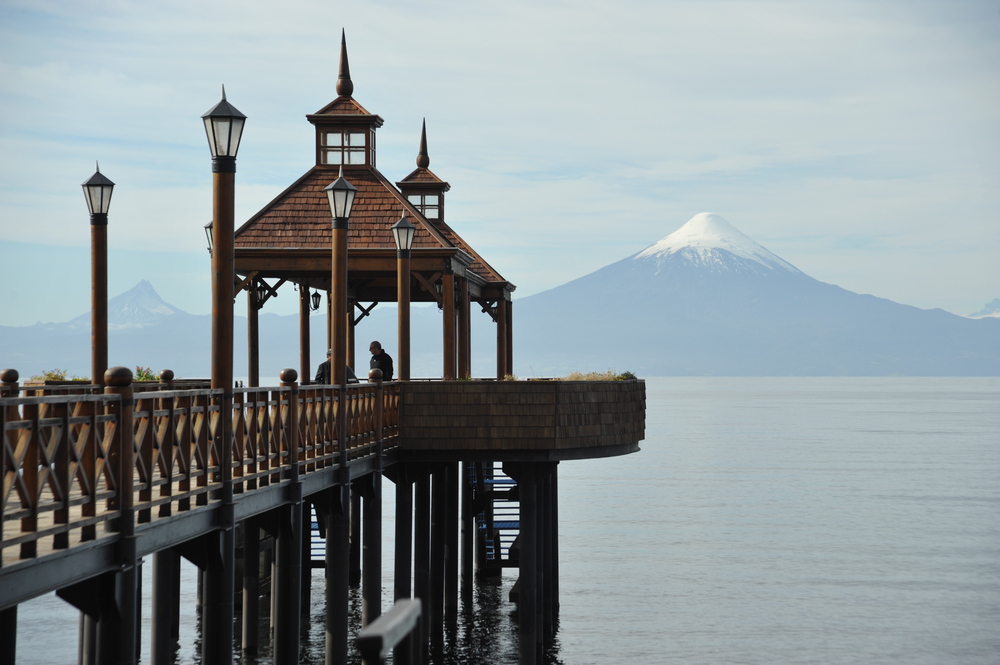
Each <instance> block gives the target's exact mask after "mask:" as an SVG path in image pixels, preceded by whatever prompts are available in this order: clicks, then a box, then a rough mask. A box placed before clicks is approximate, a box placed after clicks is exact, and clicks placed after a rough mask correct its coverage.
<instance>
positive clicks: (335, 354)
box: [324, 166, 358, 387]
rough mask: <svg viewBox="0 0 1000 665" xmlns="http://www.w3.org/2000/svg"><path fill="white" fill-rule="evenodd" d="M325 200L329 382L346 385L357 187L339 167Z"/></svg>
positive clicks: (342, 168) (327, 188)
mask: <svg viewBox="0 0 1000 665" xmlns="http://www.w3.org/2000/svg"><path fill="white" fill-rule="evenodd" d="M324 191H325V192H326V197H327V199H328V200H329V202H330V212H331V213H333V222H332V224H333V240H332V243H331V244H332V252H333V254H332V256H331V271H330V285H331V286H330V293H331V306H332V309H333V314H332V316H330V349H331V354H330V381H331V382H332V383H333V384H334V385H339V386H344V387H346V386H347V231H348V228H349V221H350V217H351V207H352V206H353V205H354V196H355V195H356V194H357V193H358V188H357V187H355V186H354V185H352V184H351V183H350V182H348V181H347V179H346V178H344V167H343V166H341V167H340V174H339V175H338V177H337V179H336V180H334V181H333V182H331V183H330V184H329V185H327V187H326V189H325V190H324Z"/></svg>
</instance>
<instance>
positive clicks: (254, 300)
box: [247, 282, 261, 388]
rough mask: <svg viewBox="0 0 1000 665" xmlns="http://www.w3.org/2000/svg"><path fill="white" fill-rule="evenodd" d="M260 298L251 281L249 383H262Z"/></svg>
mask: <svg viewBox="0 0 1000 665" xmlns="http://www.w3.org/2000/svg"><path fill="white" fill-rule="evenodd" d="M260 306H261V302H260V298H259V297H258V295H257V289H256V288H255V287H254V283H253V282H251V283H250V285H249V287H248V288H247V385H249V386H252V387H254V388H256V387H257V386H259V385H260V320H259V314H260Z"/></svg>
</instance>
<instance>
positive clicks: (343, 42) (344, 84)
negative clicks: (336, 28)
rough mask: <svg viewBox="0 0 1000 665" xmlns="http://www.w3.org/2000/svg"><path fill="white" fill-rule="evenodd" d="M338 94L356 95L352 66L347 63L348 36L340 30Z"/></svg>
mask: <svg viewBox="0 0 1000 665" xmlns="http://www.w3.org/2000/svg"><path fill="white" fill-rule="evenodd" d="M337 94H338V95H340V96H341V97H350V96H351V95H353V94H354V82H353V81H351V65H350V63H348V62H347V34H346V32H345V30H344V29H343V28H341V29H340V72H339V73H338V74H337Z"/></svg>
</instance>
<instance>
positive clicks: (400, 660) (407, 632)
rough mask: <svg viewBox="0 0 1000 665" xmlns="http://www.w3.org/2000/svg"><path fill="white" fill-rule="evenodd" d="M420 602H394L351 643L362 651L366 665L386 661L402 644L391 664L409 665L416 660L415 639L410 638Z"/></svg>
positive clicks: (412, 600) (415, 600)
mask: <svg viewBox="0 0 1000 665" xmlns="http://www.w3.org/2000/svg"><path fill="white" fill-rule="evenodd" d="M420 605H421V602H420V599H419V598H404V599H402V600H397V601H396V603H395V604H394V605H393V606H392V609H390V610H389V611H388V612H386V613H385V614H383V615H382V616H380V617H379V618H377V619H375V621H373V622H371V623H370V624H369V625H368V626H366V627H365V628H364V629H363V630H362V631H361V632H360V633H359V634H358V636H357V638H355V640H354V644H355V645H356V646H357V647H358V651H360V652H361V658H362V662H363V663H365V665H373V664H374V663H376V662H378V663H382V662H385V658H386V656H388V655H389V651H390V650H392V649H394V648H396V647H397V646H399V645H402V646H401V648H400V649H398V650H397V651H396V654H395V660H394V662H395V663H397V665H408V664H409V663H415V662H417V661H416V653H415V650H416V644H417V640H414V639H412V636H413V632H414V630H415V629H416V628H417V622H418V620H419V619H420Z"/></svg>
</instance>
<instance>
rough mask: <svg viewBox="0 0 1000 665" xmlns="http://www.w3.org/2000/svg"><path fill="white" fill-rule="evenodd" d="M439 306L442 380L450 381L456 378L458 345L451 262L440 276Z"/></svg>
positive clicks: (453, 278)
mask: <svg viewBox="0 0 1000 665" xmlns="http://www.w3.org/2000/svg"><path fill="white" fill-rule="evenodd" d="M441 305H442V309H443V318H442V321H443V324H442V332H443V337H444V367H443V368H442V369H443V376H444V379H445V380H446V381H447V380H451V379H455V378H457V376H458V367H457V361H458V345H457V339H456V334H455V333H456V331H455V271H454V270H453V269H452V266H451V261H450V260H447V261H446V262H445V268H444V274H442V275H441Z"/></svg>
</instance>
